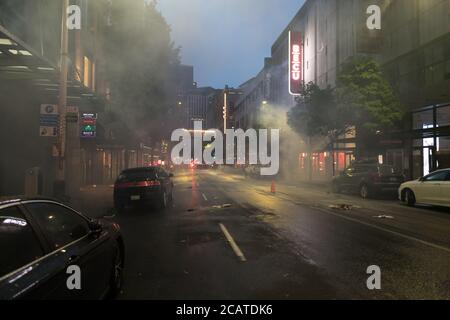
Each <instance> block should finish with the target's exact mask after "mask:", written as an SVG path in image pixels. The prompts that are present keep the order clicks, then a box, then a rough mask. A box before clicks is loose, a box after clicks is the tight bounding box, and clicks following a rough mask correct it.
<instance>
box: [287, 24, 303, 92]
mask: <svg viewBox="0 0 450 320" xmlns="http://www.w3.org/2000/svg"><path fill="white" fill-rule="evenodd" d="M302 82H303V43H302V34H301V33H300V32H294V31H289V93H290V94H291V95H294V96H298V95H300V93H301V88H302Z"/></svg>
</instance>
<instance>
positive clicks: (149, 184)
mask: <svg viewBox="0 0 450 320" xmlns="http://www.w3.org/2000/svg"><path fill="white" fill-rule="evenodd" d="M159 185H161V182H159V181H158V180H152V181H136V182H123V183H117V184H116V185H115V186H114V188H116V189H125V188H134V187H153V186H159Z"/></svg>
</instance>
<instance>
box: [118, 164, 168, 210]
mask: <svg viewBox="0 0 450 320" xmlns="http://www.w3.org/2000/svg"><path fill="white" fill-rule="evenodd" d="M172 177H173V174H172V173H168V172H167V171H166V170H164V169H163V168H161V167H144V168H134V169H128V170H125V171H123V172H122V173H121V174H120V175H119V177H118V178H117V180H116V182H115V184H114V206H115V207H116V209H117V210H119V211H122V210H123V209H124V208H125V207H126V206H128V205H135V204H156V206H157V207H158V208H160V209H164V208H166V206H167V204H168V202H169V201H172V199H173V182H172V179H171V178H172Z"/></svg>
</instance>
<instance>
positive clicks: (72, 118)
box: [66, 107, 79, 122]
mask: <svg viewBox="0 0 450 320" xmlns="http://www.w3.org/2000/svg"><path fill="white" fill-rule="evenodd" d="M78 117H79V110H78V107H67V113H66V121H67V122H78Z"/></svg>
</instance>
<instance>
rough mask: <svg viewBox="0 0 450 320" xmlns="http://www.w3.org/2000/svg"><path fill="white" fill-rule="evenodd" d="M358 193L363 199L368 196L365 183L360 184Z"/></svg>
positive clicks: (367, 187) (368, 192)
mask: <svg viewBox="0 0 450 320" xmlns="http://www.w3.org/2000/svg"><path fill="white" fill-rule="evenodd" d="M359 195H360V196H361V198H363V199H368V198H369V197H370V191H369V186H368V185H367V184H362V185H361V187H360V188H359Z"/></svg>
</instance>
